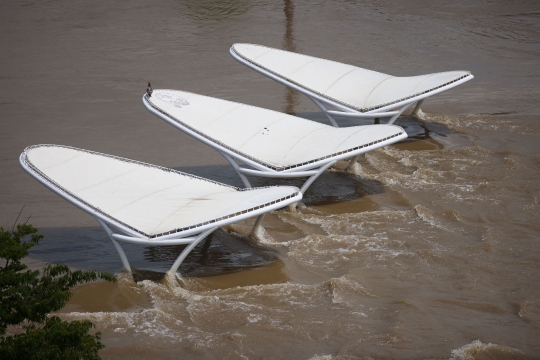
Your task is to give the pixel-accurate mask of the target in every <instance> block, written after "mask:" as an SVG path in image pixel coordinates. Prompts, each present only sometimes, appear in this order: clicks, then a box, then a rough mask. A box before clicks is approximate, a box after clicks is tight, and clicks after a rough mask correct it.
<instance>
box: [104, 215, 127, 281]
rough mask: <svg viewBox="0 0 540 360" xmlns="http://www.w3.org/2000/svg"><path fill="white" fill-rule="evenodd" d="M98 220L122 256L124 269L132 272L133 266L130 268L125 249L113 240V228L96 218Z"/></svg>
mask: <svg viewBox="0 0 540 360" xmlns="http://www.w3.org/2000/svg"><path fill="white" fill-rule="evenodd" d="M96 220H97V222H98V223H99V225H101V227H102V228H103V230H105V232H106V233H107V235H109V238H110V239H111V241H112V243H113V245H114V247H115V248H116V251H117V252H118V255H119V256H120V260H121V261H122V265H123V266H124V269H126V270H127V271H129V272H131V266H129V261H128V259H127V256H126V253H125V252H124V249H123V248H122V245H120V243H119V242H118V241H116V240H114V239H113V237H112V234H113V232H112V230H111V228H110V227H109V225H107V224H106V223H104V222H103V221H101V220H100V219H98V218H96Z"/></svg>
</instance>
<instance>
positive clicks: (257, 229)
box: [251, 213, 266, 239]
mask: <svg viewBox="0 0 540 360" xmlns="http://www.w3.org/2000/svg"><path fill="white" fill-rule="evenodd" d="M264 215H266V213H264V214H261V215H259V216H258V217H257V220H255V224H254V225H253V228H251V236H253V237H254V238H255V239H259V238H261V233H263V229H264V228H263V227H262V226H261V223H262V221H263V219H264Z"/></svg>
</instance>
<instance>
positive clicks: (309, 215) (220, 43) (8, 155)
mask: <svg viewBox="0 0 540 360" xmlns="http://www.w3.org/2000/svg"><path fill="white" fill-rule="evenodd" d="M0 34H1V35H0V50H1V51H0V121H1V131H0V225H2V226H4V227H5V226H10V225H12V224H13V222H14V221H15V219H16V218H17V214H19V212H20V211H21V209H22V208H23V206H24V209H23V210H22V213H21V217H20V219H21V221H26V219H27V218H28V217H30V220H29V222H30V223H31V224H33V225H34V226H36V227H38V228H39V229H40V231H41V233H43V234H45V239H44V240H42V243H41V244H40V245H39V246H38V247H36V248H35V249H34V250H33V251H32V252H31V259H30V260H29V261H30V264H31V266H33V267H39V266H40V264H43V263H65V264H68V265H69V266H70V267H72V268H75V269H98V270H105V271H110V272H112V273H115V274H117V278H118V282H117V283H116V284H109V283H103V282H99V283H92V284H88V285H84V286H80V287H78V288H76V289H75V290H74V296H73V298H72V300H71V301H70V303H69V304H68V306H67V307H66V308H65V309H64V310H63V311H62V314H61V316H62V318H64V319H68V320H69V319H85V318H86V319H90V320H91V321H92V322H94V323H95V324H96V326H97V329H98V330H99V331H101V332H102V333H103V338H102V339H103V343H104V344H105V345H106V348H105V349H104V350H102V351H101V352H100V355H101V356H102V358H104V359H121V358H122V359H123V358H130V359H146V358H154V359H179V358H186V359H222V358H225V359H272V358H275V359H306V360H307V359H369V358H373V359H425V358H429V359H508V358H513V359H534V358H540V101H539V100H540V4H539V3H538V2H537V1H502V0H501V1H497V0H496V1H482V0H481V1H468V0H457V1H452V2H448V1H428V0H411V1H386V0H366V1H361V2H360V1H346V0H336V1H295V0H286V1H258V0H253V1H243V0H234V1H232V0H221V1H217V0H202V1H199V0H197V1H195V0H170V1H140V0H133V1H122V2H120V1H115V2H110V1H92V2H88V1H79V0H71V1H67V0H59V1H49V0H44V1H4V2H2V3H0ZM237 42H246V43H255V44H261V45H265V46H270V47H275V48H281V49H287V50H289V51H296V52H299V53H304V54H308V55H312V56H317V57H322V58H327V59H332V60H336V61H340V62H343V63H348V64H353V65H356V66H360V67H364V68H369V69H372V70H376V71H379V72H383V73H388V74H392V75H396V76H412V75H419V74H424V73H431V72H440V71H446V70H469V71H471V72H472V73H473V74H474V76H475V78H474V80H472V81H470V82H468V83H466V84H463V85H460V86H458V87H456V88H454V89H452V90H449V91H447V92H444V93H442V94H439V95H436V96H434V97H432V98H429V99H428V100H426V101H425V102H424V105H423V111H424V112H425V114H426V115H425V120H419V119H417V118H414V117H412V116H408V115H405V116H402V117H401V118H399V119H398V120H397V121H396V124H398V125H401V126H403V128H404V129H405V130H406V131H407V133H408V134H409V138H408V139H407V140H406V141H403V142H401V143H398V144H395V145H393V146H388V147H385V148H382V149H379V150H376V151H372V152H370V153H368V154H367V155H366V156H365V157H363V158H361V159H360V160H359V166H357V168H356V170H355V173H354V174H351V173H348V172H346V171H344V167H345V166H346V164H345V163H338V164H337V165H336V166H335V167H334V168H333V169H331V170H330V171H328V172H326V173H325V174H324V175H323V176H321V177H320V178H319V179H318V180H317V181H316V182H315V183H314V184H313V186H312V187H311V188H310V189H309V190H308V192H307V193H306V194H305V204H306V205H307V206H306V207H305V208H300V209H299V210H298V212H296V213H293V212H289V211H285V210H280V211H275V212H273V213H270V214H269V215H268V216H266V218H265V221H264V225H265V229H266V232H267V236H266V237H265V239H264V240H260V241H255V240H252V239H250V238H249V237H248V236H247V234H248V232H249V226H250V225H251V224H252V223H253V220H249V221H245V222H241V223H238V224H235V225H233V226H229V227H227V228H224V229H220V230H218V231H217V232H216V233H215V234H213V235H212V236H211V237H210V238H209V239H208V240H207V241H205V242H203V243H202V244H200V245H199V246H198V247H197V248H196V249H195V251H194V252H193V253H192V254H191V255H190V256H189V257H188V258H187V259H186V261H185V262H184V264H183V265H182V267H181V268H180V274H181V276H180V279H179V280H178V281H167V280H165V279H163V274H164V272H165V271H166V270H167V269H168V268H169V267H170V266H171V264H172V262H173V261H174V259H175V258H176V256H177V255H178V254H179V252H180V251H181V249H182V248H181V247H163V248H150V247H143V246H136V245H131V246H127V245H126V252H127V254H128V257H129V259H130V261H131V262H132V265H133V266H134V268H135V269H134V273H133V274H127V273H122V264H121V262H120V259H119V257H118V254H117V253H116V251H115V249H114V247H113V245H112V243H111V242H110V240H109V239H108V237H107V235H106V234H105V232H103V231H102V230H101V229H100V228H99V227H98V224H97V223H96V222H95V220H94V219H93V218H92V217H91V216H89V215H87V214H86V213H84V212H82V211H81V210H78V209H77V208H75V207H74V206H72V205H70V204H69V203H67V202H66V201H64V200H62V199H61V198H60V197H58V196H56V195H54V194H53V193H52V192H51V191H49V190H47V189H46V188H45V187H43V186H42V185H40V184H38V182H36V181H35V180H34V179H32V178H31V177H30V176H28V175H27V174H26V173H25V172H24V171H23V170H22V169H21V168H20V166H19V164H18V157H19V154H20V153H21V152H22V150H23V149H24V148H25V147H26V146H29V145H34V144H46V143H49V144H61V145H69V146H74V147H78V148H83V149H89V150H93V151H98V152H103V153H107V154H114V155H118V156H122V157H127V158H131V159H136V160H140V161H144V162H148V163H152V164H157V165H161V166H166V167H171V168H175V169H179V170H182V171H185V172H190V173H194V174H197V175H200V176H204V177H208V178H211V179H215V180H218V181H222V182H225V183H229V184H232V185H237V186H242V183H241V182H240V179H239V178H238V177H237V176H236V174H235V173H234V171H233V169H232V168H231V167H230V166H229V165H228V163H227V162H226V160H225V159H224V158H222V157H221V155H220V154H219V153H217V152H215V151H214V150H212V149H211V148H209V147H207V146H205V145H203V144H202V143H200V142H198V141H197V140H195V139H193V138H191V137H189V136H187V135H185V134H183V133H181V132H180V131H178V130H175V129H174V128H172V127H171V126H170V125H168V124H166V123H165V122H164V121H161V120H160V119H158V118H157V117H155V116H154V115H152V114H150V113H149V112H148V111H147V110H146V109H145V108H144V107H143V105H142V103H141V96H142V95H143V93H144V91H145V90H146V85H147V82H148V81H151V82H152V85H153V87H154V88H166V89H181V90H185V91H190V92H194V93H199V94H204V95H209V96H214V97H219V98H223V99H227V100H232V101H238V102H242V103H247V104H252V105H256V106H260V107H265V108H269V109H273V110H278V111H283V112H288V113H292V114H295V115H297V116H301V117H304V118H307V119H310V120H313V121H320V122H325V121H326V120H325V118H324V116H322V115H321V113H320V112H319V110H318V108H317V107H316V106H315V104H313V103H312V102H311V101H310V100H309V99H308V98H306V97H305V96H303V95H301V94H298V93H295V92H294V91H291V90H288V89H286V88H285V87H284V86H282V85H280V84H278V83H276V82H274V81H272V80H270V79H267V78H265V77H263V76H262V75H259V74H257V73H256V72H254V71H252V70H250V69H248V68H247V67H245V66H243V65H241V64H239V63H238V62H236V61H235V60H234V59H233V58H232V57H231V56H230V55H229V52H228V50H229V48H230V47H231V45H232V44H233V43H237ZM358 124H361V122H354V121H350V120H348V121H342V125H343V126H354V125H358ZM254 183H255V184H256V185H272V184H281V183H283V182H280V181H274V180H269V179H266V180H261V179H258V180H255V181H254ZM291 183H292V184H299V182H295V181H293V182H291ZM135 280H136V281H135Z"/></svg>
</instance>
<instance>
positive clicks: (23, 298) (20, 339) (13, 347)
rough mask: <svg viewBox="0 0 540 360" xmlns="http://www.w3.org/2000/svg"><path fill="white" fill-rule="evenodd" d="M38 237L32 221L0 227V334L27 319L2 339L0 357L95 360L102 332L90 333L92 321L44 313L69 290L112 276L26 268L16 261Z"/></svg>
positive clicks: (60, 267) (57, 267)
mask: <svg viewBox="0 0 540 360" xmlns="http://www.w3.org/2000/svg"><path fill="white" fill-rule="evenodd" d="M24 238H26V239H28V238H29V240H28V241H23V239H24ZM42 238H43V236H42V235H39V234H37V229H36V228H34V227H33V226H32V225H27V224H19V225H17V227H16V229H12V230H11V231H8V230H5V229H4V228H3V227H0V336H2V335H5V333H6V330H7V327H8V325H16V324H20V323H22V322H23V321H26V322H30V324H29V325H26V326H23V329H24V333H22V334H19V335H15V336H7V337H3V338H0V358H2V359H11V358H13V359H24V358H32V359H56V358H58V359H81V358H83V359H99V357H98V355H97V351H98V350H99V349H101V348H103V345H102V344H101V342H100V341H99V340H100V338H101V333H99V332H98V333H96V334H95V335H93V336H92V335H89V334H88V331H89V330H90V329H91V328H92V327H94V325H93V324H92V323H91V322H90V321H87V320H83V321H72V322H66V321H62V320H61V319H60V318H58V317H56V316H53V317H48V316H47V314H48V313H50V312H52V311H58V310H60V309H61V308H63V307H64V306H65V305H66V303H67V301H68V300H69V299H70V298H71V292H70V291H69V289H70V288H72V287H74V286H76V285H78V284H82V283H86V282H89V281H94V280H97V279H103V280H107V281H116V279H115V277H114V276H113V275H110V274H107V273H103V272H98V271H81V270H77V271H71V270H70V269H69V268H68V267H67V266H65V265H47V266H45V267H44V268H43V270H42V271H41V274H40V272H39V271H37V270H36V271H32V270H28V267H27V266H26V265H25V264H22V263H21V262H20V261H21V259H23V258H24V257H25V256H27V255H28V250H29V249H30V248H32V247H33V246H35V245H37V244H38V243H39V241H40V240H41V239H42ZM3 260H4V261H5V264H4V266H1V265H2V262H3ZM33 323H37V324H38V325H39V326H36V324H33Z"/></svg>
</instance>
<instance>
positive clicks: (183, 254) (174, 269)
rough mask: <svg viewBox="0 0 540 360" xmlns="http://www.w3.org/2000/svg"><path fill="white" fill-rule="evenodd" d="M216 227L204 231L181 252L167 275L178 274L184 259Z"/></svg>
mask: <svg viewBox="0 0 540 360" xmlns="http://www.w3.org/2000/svg"><path fill="white" fill-rule="evenodd" d="M216 229H217V227H215V228H211V229H208V230H206V231H204V232H202V233H201V234H200V235H199V236H197V238H196V239H195V240H194V241H193V242H192V243H191V244H189V245H188V246H187V247H186V248H185V249H184V250H183V251H182V252H181V253H180V255H179V256H178V258H177V259H176V261H175V262H174V264H173V265H172V266H171V269H170V270H169V271H167V275H176V272H177V271H178V268H179V267H180V264H182V261H184V259H185V258H186V256H188V254H189V253H190V252H191V250H193V249H194V248H195V246H197V245H198V244H199V243H200V242H201V241H202V240H204V239H205V238H206V237H207V236H208V235H210V234H211V233H212V232H214V231H215V230H216Z"/></svg>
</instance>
